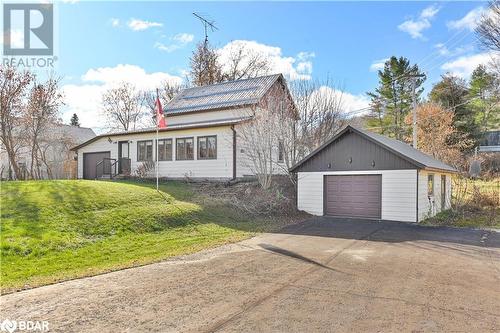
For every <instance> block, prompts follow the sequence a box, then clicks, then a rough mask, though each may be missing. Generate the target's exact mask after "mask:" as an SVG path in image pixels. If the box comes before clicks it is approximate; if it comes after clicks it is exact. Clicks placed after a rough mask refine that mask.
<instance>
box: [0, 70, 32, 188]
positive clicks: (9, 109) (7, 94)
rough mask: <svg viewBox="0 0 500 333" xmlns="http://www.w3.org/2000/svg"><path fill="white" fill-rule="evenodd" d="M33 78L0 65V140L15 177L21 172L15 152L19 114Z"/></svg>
mask: <svg viewBox="0 0 500 333" xmlns="http://www.w3.org/2000/svg"><path fill="white" fill-rule="evenodd" d="M33 80H34V75H33V74H32V73H31V72H29V71H24V72H18V71H16V69H15V68H13V67H10V66H4V65H2V66H0V131H1V133H0V140H1V143H2V145H3V147H4V149H5V150H6V152H7V156H8V158H9V164H10V166H11V167H12V170H13V171H14V176H15V178H18V177H20V174H21V170H20V168H19V165H18V163H17V153H18V150H19V149H20V148H21V145H22V142H21V141H20V140H18V139H17V137H18V136H19V134H21V133H20V131H19V128H20V124H21V122H20V121H21V116H22V113H23V109H24V103H25V98H26V95H27V94H28V87H29V85H30V84H31V82H32V81H33ZM16 131H17V133H16ZM21 137H22V136H21Z"/></svg>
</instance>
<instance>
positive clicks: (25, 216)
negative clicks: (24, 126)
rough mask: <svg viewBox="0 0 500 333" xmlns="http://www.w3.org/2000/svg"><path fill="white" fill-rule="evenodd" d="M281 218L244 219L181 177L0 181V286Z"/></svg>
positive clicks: (241, 231) (81, 272) (217, 240)
mask: <svg viewBox="0 0 500 333" xmlns="http://www.w3.org/2000/svg"><path fill="white" fill-rule="evenodd" d="M279 226H280V222H277V221H273V220H270V219H266V218H248V217H246V216H245V214H242V213H241V212H237V211H235V209H234V208H233V207H228V206H226V205H224V204H222V203H220V202H218V201H217V200H210V199H209V198H206V197H203V196H200V195H199V194H196V193H195V192H193V191H192V189H191V187H190V186H189V185H187V184H184V183H180V182H169V183H168V184H166V185H165V184H164V185H162V186H161V194H159V193H158V192H156V190H155V189H154V188H153V185H151V184H145V183H136V182H96V181H85V180H78V181H73V180H68V181H66V180H61V181H27V182H6V183H3V184H2V188H1V239H0V249H1V256H0V258H1V262H0V264H1V266H0V270H1V274H0V277H1V280H0V287H1V289H2V292H8V291H12V290H14V289H19V288H26V287H33V286H39V285H43V284H49V283H53V282H56V281H61V280H65V279H70V278H76V277H81V276H88V275H93V274H98V273H102V272H106V271H110V270H116V269H120V268H125V267H131V266H135V265H140V264H145V263H150V262H154V261H159V260H162V259H165V258H168V257H171V256H175V255H180V254H187V253H192V252H195V251H199V250H201V249H205V248H209V247H213V246H217V245H220V244H224V243H227V242H234V241H238V240H241V239H243V238H246V237H249V236H250V235H252V234H253V233H254V232H257V231H268V230H271V229H274V228H278V227H279Z"/></svg>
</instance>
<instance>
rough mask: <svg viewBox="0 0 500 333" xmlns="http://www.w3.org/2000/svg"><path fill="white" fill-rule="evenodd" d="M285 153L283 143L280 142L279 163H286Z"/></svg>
mask: <svg viewBox="0 0 500 333" xmlns="http://www.w3.org/2000/svg"><path fill="white" fill-rule="evenodd" d="M284 151H285V147H284V146H283V142H281V141H280V142H278V162H283V161H284Z"/></svg>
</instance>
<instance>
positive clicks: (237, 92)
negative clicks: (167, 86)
mask: <svg viewBox="0 0 500 333" xmlns="http://www.w3.org/2000/svg"><path fill="white" fill-rule="evenodd" d="M279 78H283V76H282V75H281V74H274V75H268V76H261V77H256V78H251V79H243V80H236V81H228V82H222V83H216V84H212V85H208V86H202V87H194V88H188V89H184V90H181V91H180V92H179V93H178V94H177V95H176V96H175V97H174V98H173V99H172V100H171V101H170V102H169V103H167V105H165V107H164V110H165V112H166V113H167V115H175V114H182V113H188V112H195V111H205V110H213V109H222V108H231V107H242V106H247V105H253V104H257V103H258V102H259V101H260V99H261V98H262V97H263V96H264V94H265V93H266V92H267V91H268V90H269V88H271V86H272V85H273V84H274V83H275V82H276V81H277V80H278V79H279Z"/></svg>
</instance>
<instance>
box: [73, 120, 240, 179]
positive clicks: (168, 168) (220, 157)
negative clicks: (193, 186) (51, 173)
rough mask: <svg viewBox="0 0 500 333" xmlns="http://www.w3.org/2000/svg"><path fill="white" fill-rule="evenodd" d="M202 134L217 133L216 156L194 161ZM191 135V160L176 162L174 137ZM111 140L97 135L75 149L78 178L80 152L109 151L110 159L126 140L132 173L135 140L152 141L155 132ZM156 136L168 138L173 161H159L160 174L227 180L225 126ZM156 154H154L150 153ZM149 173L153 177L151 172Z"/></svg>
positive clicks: (230, 173) (229, 140)
mask: <svg viewBox="0 0 500 333" xmlns="http://www.w3.org/2000/svg"><path fill="white" fill-rule="evenodd" d="M206 135H217V159H216V160H198V159H197V137H198V136H206ZM184 137H193V138H194V160H188V161H176V160H175V156H176V152H175V139H176V138H184ZM109 138H110V139H111V140H112V142H109V141H108V137H103V138H100V139H99V140H97V141H95V142H92V143H90V144H88V145H86V146H84V147H82V148H80V149H79V150H78V178H82V177H83V153H88V152H101V151H110V152H111V158H117V156H118V144H117V143H118V141H126V140H128V141H131V142H130V143H129V147H130V148H129V149H130V151H129V153H130V155H129V156H130V159H131V170H132V173H133V172H134V170H136V169H137V167H138V166H140V165H141V164H142V162H138V161H137V141H138V140H155V139H156V133H144V134H130V135H126V136H125V135H122V136H112V137H109ZM159 138H160V139H168V138H171V139H172V145H173V160H172V161H159V168H158V170H159V175H160V177H172V178H183V177H185V176H189V177H192V178H218V179H230V178H232V176H233V168H232V164H233V157H232V156H233V155H232V154H233V150H232V149H233V148H232V147H233V146H232V145H233V141H232V131H231V128H230V127H229V126H225V127H213V128H200V129H186V130H179V131H171V132H163V133H160V134H159ZM153 156H156V153H155V152H154V153H153ZM151 176H154V174H152V175H151Z"/></svg>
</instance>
